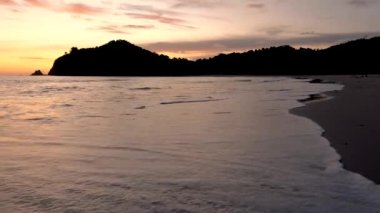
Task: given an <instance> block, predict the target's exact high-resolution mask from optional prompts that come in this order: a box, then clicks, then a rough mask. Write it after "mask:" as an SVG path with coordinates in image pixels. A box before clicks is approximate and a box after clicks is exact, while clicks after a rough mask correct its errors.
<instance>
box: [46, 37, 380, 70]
mask: <svg viewBox="0 0 380 213" xmlns="http://www.w3.org/2000/svg"><path fill="white" fill-rule="evenodd" d="M379 50H380V37H375V38H371V39H359V40H355V41H350V42H347V43H344V44H339V45H336V46H332V47H329V48H327V49H323V50H313V49H305V48H299V49H295V48H293V47H290V46H280V47H270V48H263V49H258V50H254V51H253V50H250V51H248V52H244V53H231V54H220V55H218V56H215V57H212V58H209V59H199V60H197V61H189V60H187V59H178V58H174V59H170V58H169V57H168V56H165V55H158V54H156V53H153V52H150V51H148V50H145V49H143V48H141V47H138V46H135V45H133V44H131V43H129V42H127V41H123V40H118V41H111V42H109V43H108V44H105V45H103V46H100V47H96V48H88V49H77V48H72V49H71V51H70V53H69V54H65V55H64V56H62V57H60V58H58V59H57V60H56V61H55V62H54V65H53V67H52V68H51V70H50V72H49V75H69V76H183V75H309V74H362V73H380V69H379V68H378V63H377V60H376V55H377V54H376V52H378V51H379Z"/></svg>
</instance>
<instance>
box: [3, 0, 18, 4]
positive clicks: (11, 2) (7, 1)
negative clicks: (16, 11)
mask: <svg viewBox="0 0 380 213" xmlns="http://www.w3.org/2000/svg"><path fill="white" fill-rule="evenodd" d="M16 4H17V3H16V2H15V1H13V0H0V5H16Z"/></svg>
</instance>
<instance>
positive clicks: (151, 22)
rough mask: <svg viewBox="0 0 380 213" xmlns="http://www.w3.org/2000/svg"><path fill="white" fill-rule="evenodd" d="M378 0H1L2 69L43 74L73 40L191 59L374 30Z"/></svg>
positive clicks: (313, 43)
mask: <svg viewBox="0 0 380 213" xmlns="http://www.w3.org/2000/svg"><path fill="white" fill-rule="evenodd" d="M378 20H380V2H379V1H377V0H334V1H331V0H236V1H231V0H160V1H159V0H54V1H53V0H0V29H1V34H0V74H22V75H24V74H30V73H31V72H33V71H34V70H37V69H41V70H42V71H43V72H44V73H47V72H48V71H49V69H50V68H51V66H52V64H53V62H54V60H55V59H56V58H57V57H59V56H61V55H63V54H64V53H65V52H68V51H70V48H71V47H74V46H75V47H78V48H86V47H94V46H100V45H102V44H105V43H107V42H109V41H110V40H115V39H125V40H128V41H129V42H131V43H134V44H136V45H140V46H142V47H144V48H146V49H149V50H151V51H155V52H158V53H162V54H167V55H169V56H170V57H185V58H189V59H197V58H202V57H211V56H214V55H216V54H218V53H221V52H224V53H228V52H234V51H246V50H249V49H256V48H262V47H269V46H274V45H276V46H277V45H284V44H290V45H293V46H295V47H299V46H305V47H317V48H320V47H326V46H328V45H331V44H336V43H340V42H344V41H347V40H350V39H356V38H362V37H373V36H378V35H380V23H379V21H378Z"/></svg>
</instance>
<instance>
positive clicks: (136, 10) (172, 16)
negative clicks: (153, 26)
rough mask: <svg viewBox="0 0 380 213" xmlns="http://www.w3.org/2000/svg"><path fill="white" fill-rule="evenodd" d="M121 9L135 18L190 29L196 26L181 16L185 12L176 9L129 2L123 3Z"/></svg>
mask: <svg viewBox="0 0 380 213" xmlns="http://www.w3.org/2000/svg"><path fill="white" fill-rule="evenodd" d="M119 9H120V10H122V11H125V13H124V14H125V15H127V16H129V17H131V18H134V19H145V20H150V21H156V22H159V23H163V24H168V25H172V26H177V27H184V28H189V29H193V28H194V27H192V26H189V25H188V24H187V21H186V20H185V19H183V18H181V16H182V15H183V13H179V12H176V11H172V10H165V9H159V8H155V7H152V6H147V5H134V4H127V3H124V4H121V5H120V7H119Z"/></svg>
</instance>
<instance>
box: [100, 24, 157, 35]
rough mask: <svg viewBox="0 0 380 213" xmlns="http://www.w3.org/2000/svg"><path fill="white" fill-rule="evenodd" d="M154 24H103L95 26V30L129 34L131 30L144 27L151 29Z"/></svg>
mask: <svg viewBox="0 0 380 213" xmlns="http://www.w3.org/2000/svg"><path fill="white" fill-rule="evenodd" d="M153 28H154V25H135V24H128V25H112V24H110V25H104V26H100V27H98V28H96V30H101V31H105V32H108V33H114V34H129V33H130V31H131V30H146V29H153Z"/></svg>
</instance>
